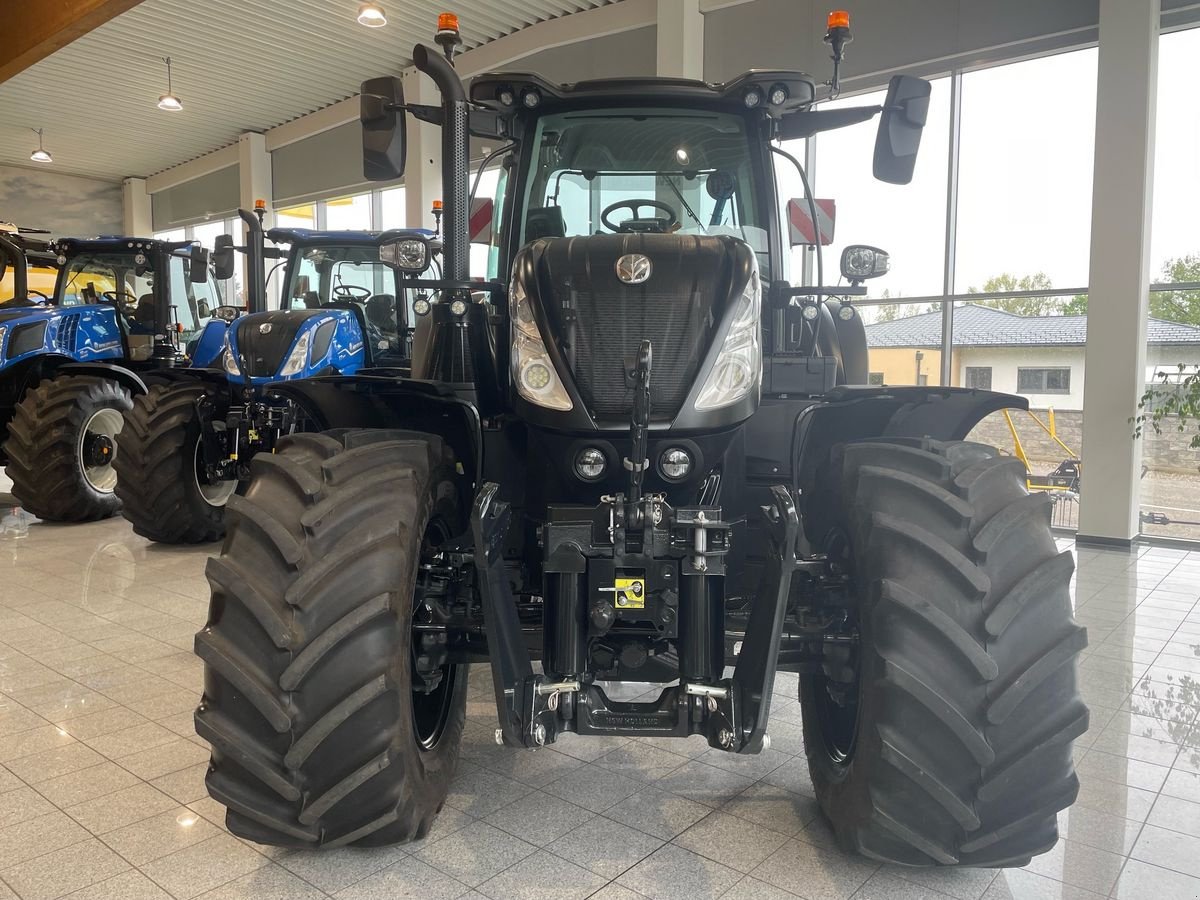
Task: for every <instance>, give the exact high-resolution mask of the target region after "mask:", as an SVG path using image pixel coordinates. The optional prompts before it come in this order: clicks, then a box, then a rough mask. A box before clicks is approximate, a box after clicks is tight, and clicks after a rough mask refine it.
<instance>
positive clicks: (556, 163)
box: [521, 109, 768, 264]
mask: <svg viewBox="0 0 1200 900" xmlns="http://www.w3.org/2000/svg"><path fill="white" fill-rule="evenodd" d="M750 148H751V144H750V140H749V137H748V135H747V133H746V120H745V119H744V118H743V117H741V116H738V115H733V114H729V113H720V112H708V111H700V110H697V111H688V110H680V109H613V110H581V111H575V112H568V113H561V114H557V115H547V116H543V117H542V118H541V119H540V120H539V121H538V125H537V130H536V133H535V137H534V145H533V171H532V172H531V173H530V178H529V179H528V182H527V186H526V195H525V198H524V214H523V216H522V219H521V222H522V243H524V242H527V241H531V240H535V239H537V238H542V237H573V236H579V235H588V234H610V233H614V232H649V233H679V234H697V235H703V234H728V235H733V236H735V237H738V238H741V239H742V240H744V241H746V242H747V243H748V244H749V245H750V246H751V247H752V248H753V249H754V250H755V251H756V252H757V253H758V254H759V255H760V259H761V261H762V262H763V263H764V264H765V262H766V254H767V247H768V245H767V234H768V232H767V222H768V220H767V210H765V209H761V208H760V204H759V203H758V196H759V192H758V191H757V190H756V185H755V180H756V178H757V177H758V176H757V174H756V170H755V167H754V165H753V163H752V158H751V153H750ZM606 211H607V214H606Z"/></svg>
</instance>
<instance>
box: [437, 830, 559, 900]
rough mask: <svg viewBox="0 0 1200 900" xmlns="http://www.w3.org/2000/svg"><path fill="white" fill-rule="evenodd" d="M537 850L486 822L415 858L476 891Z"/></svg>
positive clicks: (460, 832) (450, 837)
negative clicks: (484, 883) (490, 879)
mask: <svg viewBox="0 0 1200 900" xmlns="http://www.w3.org/2000/svg"><path fill="white" fill-rule="evenodd" d="M536 849H537V848H536V847H534V846H533V845H532V844H527V843H526V842H525V841H522V840H520V839H519V838H516V837H513V836H512V835H511V834H508V833H506V832H503V831H501V830H500V829H498V828H495V827H493V826H491V825H488V824H487V823H486V822H472V823H471V824H470V825H468V826H466V827H465V828H463V829H461V830H460V831H456V832H454V833H453V834H451V835H449V836H447V837H444V838H442V839H441V840H440V841H435V842H434V843H432V844H430V845H428V846H426V847H423V848H422V849H420V850H418V851H417V853H416V854H415V856H416V858H417V859H419V860H421V861H422V862H424V863H427V864H429V865H431V866H433V867H434V868H435V869H438V870H439V871H441V872H444V873H446V874H447V875H450V876H451V877H453V878H455V879H457V880H458V881H461V882H462V883H463V884H465V885H467V886H468V887H478V886H479V885H481V884H483V882H485V881H487V880H488V879H489V878H491V877H492V876H494V875H496V874H497V873H499V872H502V871H503V870H505V869H507V868H508V867H509V866H512V865H515V864H516V863H518V862H520V861H521V860H522V859H524V858H525V857H527V856H529V855H530V854H531V853H533V852H534V851H535V850H536Z"/></svg>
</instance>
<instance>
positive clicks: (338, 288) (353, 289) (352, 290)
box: [333, 284, 371, 300]
mask: <svg viewBox="0 0 1200 900" xmlns="http://www.w3.org/2000/svg"><path fill="white" fill-rule="evenodd" d="M333 296H335V297H337V298H338V299H340V300H366V299H367V298H369V297H370V296H371V291H370V289H369V288H365V287H359V286H358V285H357V284H335V285H334V286H333Z"/></svg>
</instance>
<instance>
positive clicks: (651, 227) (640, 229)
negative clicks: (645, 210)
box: [600, 197, 679, 234]
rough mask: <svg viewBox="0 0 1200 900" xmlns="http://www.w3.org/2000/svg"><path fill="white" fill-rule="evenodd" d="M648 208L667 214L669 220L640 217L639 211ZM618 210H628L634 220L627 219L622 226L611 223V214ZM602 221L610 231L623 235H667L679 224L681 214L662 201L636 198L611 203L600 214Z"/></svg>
mask: <svg viewBox="0 0 1200 900" xmlns="http://www.w3.org/2000/svg"><path fill="white" fill-rule="evenodd" d="M643 206H648V207H650V208H651V209H657V210H659V211H660V212H665V213H666V214H667V215H668V216H670V218H669V219H660V218H658V217H657V216H656V217H654V218H652V219H643V218H641V217H640V216H639V215H638V211H639V210H640V209H641V208H642V207H643ZM618 209H627V210H629V211H630V212H631V213H633V218H632V219H626V220H625V221H624V222H622V223H621V224H620V225H618V224H616V223H615V222H613V221H611V220H610V219H609V218H608V215H609V213H612V212H616V211H617V210H618ZM600 221H601V222H603V223H604V225H605V227H606V228H608V229H609V230H610V231H617V232H622V233H626V234H628V233H639V234H666V233H667V232H668V231H670V230H671V229H672V228H674V227H675V226H676V225H678V224H679V214H678V213H677V212H676V211H675V210H674V209H673V208H672V207H671V206H668V205H667V204H666V203H663V202H662V201H661V200H649V199H645V198H638V197H634V198H632V199H629V200H618V201H617V202H616V203H610V204H609V205H608V206H606V207H604V211H603V212H602V213H600Z"/></svg>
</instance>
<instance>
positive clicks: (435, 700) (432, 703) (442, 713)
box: [409, 520, 459, 753]
mask: <svg viewBox="0 0 1200 900" xmlns="http://www.w3.org/2000/svg"><path fill="white" fill-rule="evenodd" d="M448 536H449V535H448V532H447V531H446V529H445V527H444V526H443V524H442V523H441V522H439V521H436V520H435V521H433V522H430V524H429V527H428V528H427V529H426V530H425V539H424V540H423V541H422V542H421V555H420V563H419V566H418V569H417V571H418V573H419V574H418V578H421V577H424V576H423V574H421V573H425V572H427V571H429V570H430V569H431V568H433V567H435V566H440V565H442V563H441V553H440V552H439V551H438V549H437V546H438V544H439V543H441V541H442V540H444V539H445V538H446V537H448ZM427 591H428V585H426V586H425V587H424V589H423V590H422V591H421V592H420V593H419V594H418V592H417V591H415V590H414V592H413V604H414V606H413V626H414V627H413V632H412V638H411V640H410V643H409V646H410V647H411V650H412V652H411V653H410V654H409V657H410V663H409V665H410V668H411V678H412V717H413V727H414V731H415V733H416V736H417V745H418V746H419V747H420V749H421V751H422V752H426V753H427V752H429V751H431V750H433V749H435V748H436V747H437V746H438V744H439V743H440V741H441V739H442V734H443V733H444V732H445V730H446V723H447V722H448V721H449V719H450V712H451V709H452V708H453V706H454V695H455V686H456V684H457V682H458V678H459V666H456V665H453V664H450V663H447V664H446V665H443V666H440V667H439V668H438V671H439V672H440V673H441V678H440V680H439V681H438V685H437V687H435V688H434V689H433V690H431V691H427V690H423V689H419V687H418V686H420V688H424V685H425V681H424V678H423V677H422V676H421V675H420V674H419V673H418V671H417V660H416V654H417V647H418V635H419V633H418V631H417V629H416V627H415V626H416V623H417V617H418V614H419V613H420V611H421V609H419V608H418V605H417V600H418V597H420V598H422V601H421V603H420V607H421V608H425V607H426V605H427V604H426V601H425V599H424V598H427V597H429V596H430V595H429V594H428V593H427Z"/></svg>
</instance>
